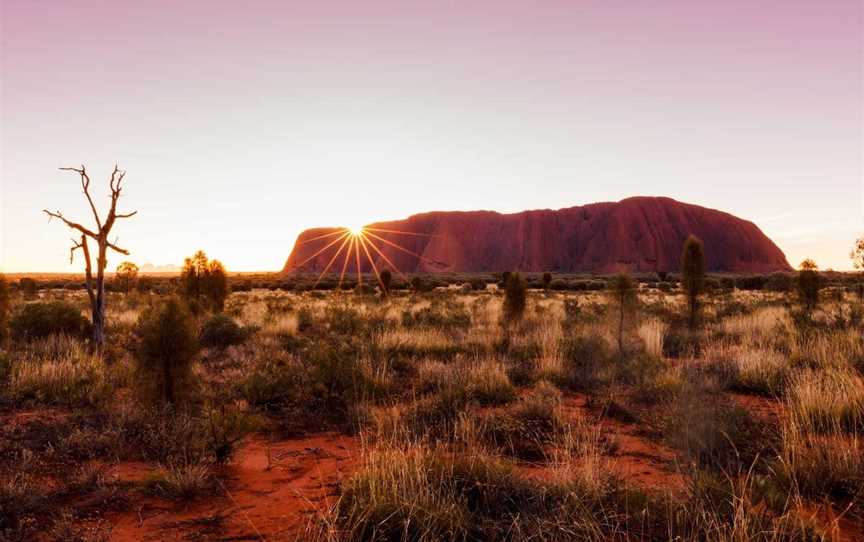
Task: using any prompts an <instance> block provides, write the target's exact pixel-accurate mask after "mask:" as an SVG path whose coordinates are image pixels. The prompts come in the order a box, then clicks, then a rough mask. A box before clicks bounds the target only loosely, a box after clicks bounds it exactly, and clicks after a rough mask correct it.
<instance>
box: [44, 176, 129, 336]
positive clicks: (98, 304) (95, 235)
mask: <svg viewBox="0 0 864 542" xmlns="http://www.w3.org/2000/svg"><path fill="white" fill-rule="evenodd" d="M60 169H61V170H63V171H74V172H76V173H77V174H78V175H79V176H80V177H81V188H82V189H83V190H84V197H86V198H87V203H88V204H89V205H90V210H91V211H92V212H93V219H94V220H95V221H96V228H95V230H94V229H90V228H87V227H85V226H82V225H81V224H79V223H77V222H72V221H71V220H68V219H67V218H66V217H64V216H63V214H62V213H61V212H60V211H55V212H51V211H49V210H47V209H43V210H42V212H44V213H45V214H46V215H48V219H49V220H50V219H52V218H57V219H59V220H61V221H63V223H64V224H66V225H67V226H69V228H70V229H72V230H75V231H76V232H77V233H76V235H80V237H79V238H77V239H75V238H73V239H72V248H70V249H69V262H70V263H71V262H72V261H73V259H74V257H75V251H76V250H79V249H80V250H81V252H82V253H83V254H84V275H85V284H86V286H87V296H88V297H89V298H90V312H91V315H92V320H93V344H94V345H95V346H96V347H97V348H101V347H102V345H103V344H104V343H105V267H106V266H107V265H108V250H113V251H115V252H119V253H120V254H124V255H126V256H128V255H129V251H128V250H126V249H125V248H120V247H119V246H117V244H116V243H117V240H116V239H115V240H114V241H111V240H110V239H109V238H108V235H109V234H110V233H111V229H112V228H113V227H114V223H115V222H116V221H117V219H120V218H130V217H133V216H135V215H136V214H137V213H138V211H132V212H131V213H118V212H117V200H119V199H120V192H121V191H122V188H121V184H122V182H123V177H125V176H126V172H125V171H120V169H119V168H118V167H117V166H116V165H115V166H114V171H113V172H112V173H111V180H110V181H108V186H109V187H110V189H111V207H110V208H109V210H108V214H107V215H106V216H105V218H104V220H103V219H102V218H101V217H100V216H99V212H98V211H97V210H96V205H95V204H94V203H93V198H92V197H91V196H90V177H89V176H88V175H87V170H86V169H85V168H84V166H83V165H82V166H81V168H80V169H78V168H74V167H64V168H60ZM90 241H93V242H94V243H95V244H96V275H95V277H94V275H93V262H92V259H91V252H90V245H89V242H90Z"/></svg>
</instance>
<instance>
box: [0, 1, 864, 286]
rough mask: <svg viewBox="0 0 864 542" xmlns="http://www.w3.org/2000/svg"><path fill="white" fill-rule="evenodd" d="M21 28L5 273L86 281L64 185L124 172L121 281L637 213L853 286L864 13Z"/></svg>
mask: <svg viewBox="0 0 864 542" xmlns="http://www.w3.org/2000/svg"><path fill="white" fill-rule="evenodd" d="M2 10H3V11H2V80H0V89H2V96H0V104H2V106H0V107H2V118H3V122H2V128H0V129H2V133H0V144H2V153H0V160H2V165H0V174H2V185H0V270H2V271H5V272H76V273H77V272H81V270H82V268H81V265H80V262H76V263H75V264H74V265H70V264H69V235H67V232H66V231H64V230H63V228H62V227H61V226H60V225H58V224H57V223H56V222H54V223H49V222H48V220H47V219H46V216H45V215H44V214H43V213H42V209H49V210H52V211H53V210H55V209H58V210H60V211H62V212H63V214H64V216H67V217H70V218H71V219H75V220H79V221H82V223H85V224H89V222H87V221H88V219H90V220H92V213H91V211H90V209H89V207H88V204H87V201H86V200H85V199H84V198H83V196H82V194H81V186H80V184H79V182H78V179H77V177H76V176H74V175H69V172H67V171H61V170H59V169H58V168H61V167H69V166H74V167H80V166H81V165H82V164H84V165H86V166H87V170H88V171H89V172H90V176H91V179H92V190H93V192H94V197H95V202H96V205H97V207H99V208H100V212H101V211H103V210H104V209H105V207H106V206H107V205H108V194H109V190H108V179H109V178H110V175H111V171H112V169H113V168H114V165H115V163H116V164H118V165H119V167H120V169H122V170H125V171H127V172H128V175H127V176H126V179H125V180H124V191H123V197H122V198H123V199H122V200H121V206H122V207H123V208H124V209H136V210H138V211H139V214H138V215H136V216H135V217H133V218H131V219H129V220H124V221H122V223H118V225H117V226H116V228H115V229H114V231H113V232H112V239H113V236H114V235H115V234H116V235H117V236H119V244H120V245H122V246H123V247H124V248H127V249H129V250H130V252H131V255H130V256H129V257H128V258H126V257H121V256H120V255H119V254H113V255H110V260H109V264H108V269H109V270H113V269H114V267H116V265H117V264H118V263H119V262H120V261H121V260H123V259H129V260H132V261H134V262H136V263H138V264H139V265H143V264H145V263H152V264H154V265H156V266H161V265H181V264H182V262H183V259H184V258H185V257H187V256H190V255H191V254H193V253H194V252H195V251H196V250H199V249H202V250H204V251H206V252H207V254H208V255H209V256H210V257H213V258H217V259H219V260H221V261H222V262H224V263H225V265H226V267H227V268H228V269H229V270H230V271H276V270H279V269H281V267H282V265H283V263H284V262H285V259H286V257H287V256H288V254H289V253H290V252H291V249H292V247H293V245H294V243H295V240H296V239H297V236H298V235H299V234H300V232H301V231H303V230H304V229H307V228H315V227H341V228H345V232H346V233H347V235H345V236H344V237H339V236H334V237H335V239H337V240H338V242H339V243H343V241H344V247H343V251H342V253H341V254H342V255H343V256H344V254H345V253H346V252H345V251H351V250H354V251H359V254H360V255H363V251H364V249H368V250H370V251H373V250H374V249H373V248H372V247H366V246H365V245H364V244H363V241H364V240H366V238H367V237H368V238H369V239H372V237H371V235H369V236H367V235H364V232H368V233H370V234H371V233H374V231H369V230H364V228H365V227H366V226H365V225H370V224H374V223H376V222H381V221H386V220H396V219H402V218H406V217H408V216H410V215H412V214H416V213H420V212H427V211H450V210H480V209H483V210H495V211H499V212H505V213H511V212H518V211H522V210H528V209H544V208H551V209H559V208H564V207H570V206H575V205H582V204H587V203H594V202H601V201H618V200H621V199H624V198H627V197H630V196H638V195H645V196H668V197H671V198H674V199H676V200H679V201H682V202H687V203H693V204H697V205H702V206H705V207H710V208H714V209H719V210H722V211H725V212H729V213H732V214H734V215H736V216H738V217H741V218H743V219H746V220H751V221H753V222H754V223H755V224H756V225H757V226H759V227H760V228H761V229H762V231H763V232H765V234H766V235H768V236H769V237H770V238H771V239H772V240H773V241H775V242H776V243H777V245H778V246H779V247H780V248H781V249H782V250H783V251H784V252H785V254H786V256H787V259H788V261H789V263H790V264H792V266H794V267H797V265H798V263H799V262H800V261H801V260H803V259H804V258H805V257H812V258H813V259H815V260H816V262H817V263H818V264H819V266H820V267H821V268H823V269H824V268H834V269H838V270H846V269H851V263H850V261H849V258H848V254H849V251H850V249H851V248H852V245H853V242H854V240H855V238H856V237H860V236H861V235H864V186H862V167H864V165H862V164H864V162H862V160H864V159H862V151H861V149H862V148H864V136H862V121H864V115H862V110H864V106H862V91H864V88H862V80H864V73H862V70H864V68H862V55H864V46H862V15H864V13H862V5H861V3H860V2H858V1H857V0H848V1H846V0H844V1H838V2H832V3H830V5H829V4H825V3H819V2H807V1H792V2H789V1H780V0H770V1H768V2H762V3H759V4H758V5H754V4H753V3H751V2H744V1H743V0H735V1H732V2H726V3H716V2H695V3H694V2H686V1H684V0H675V1H670V2H642V3H632V2H620V1H614V2H549V3H543V4H542V5H528V4H524V3H515V2H470V3H459V2H424V3H417V4H408V3H404V2H358V3H335V2H279V3H277V2H265V3H260V4H258V3H254V4H249V3H230V2H206V3H205V2H183V3H176V2H167V1H164V0H159V1H155V2H144V3H117V2H108V1H107V0H94V1H78V0H72V1H69V2H50V1H48V0H4V2H3V4H2ZM336 247H340V245H339V244H336V245H334V248H336ZM354 253H357V252H354ZM342 262H343V259H342V257H340V258H338V259H336V260H335V261H334V262H333V267H334V269H337V272H338V267H339V266H340V265H341V264H342Z"/></svg>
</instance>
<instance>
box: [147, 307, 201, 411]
mask: <svg viewBox="0 0 864 542" xmlns="http://www.w3.org/2000/svg"><path fill="white" fill-rule="evenodd" d="M136 335H137V337H138V347H137V349H136V358H137V361H138V371H139V374H140V376H141V378H142V382H141V384H142V385H143V388H144V390H145V392H146V394H147V395H149V396H150V397H151V398H153V399H156V400H158V401H163V402H165V403H167V404H169V405H175V404H177V403H178V402H180V401H181V400H182V399H184V396H185V395H187V393H186V392H188V391H189V390H188V387H189V386H190V385H191V383H192V360H193V358H194V357H195V354H196V353H197V352H198V340H197V337H196V333H195V323H194V321H193V320H192V316H191V315H190V313H189V310H188V309H187V308H186V306H185V305H184V304H183V302H182V301H181V300H180V299H178V298H177V297H170V298H168V299H166V300H165V301H162V302H161V303H159V304H157V305H154V306H152V307H150V308H148V309H147V310H146V311H144V312H143V313H142V314H141V316H140V317H139V318H138V327H137V329H136Z"/></svg>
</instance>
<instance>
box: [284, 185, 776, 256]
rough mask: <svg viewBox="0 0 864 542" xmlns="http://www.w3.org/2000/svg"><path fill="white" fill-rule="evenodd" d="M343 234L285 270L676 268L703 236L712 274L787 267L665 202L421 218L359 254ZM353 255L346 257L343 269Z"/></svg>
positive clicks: (323, 236)
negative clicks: (686, 247) (692, 240)
mask: <svg viewBox="0 0 864 542" xmlns="http://www.w3.org/2000/svg"><path fill="white" fill-rule="evenodd" d="M343 231H344V229H343V228H315V229H310V230H306V231H304V232H303V233H301V234H300V236H299V237H298V238H297V242H296V243H295V245H294V249H293V250H292V251H291V255H290V256H289V257H288V261H287V262H286V263H285V268H284V271H286V272H292V271H297V272H319V273H320V272H321V271H323V270H324V269H325V268H327V266H328V263H330V262H331V260H332V261H333V263H332V265H331V266H330V268H329V272H335V273H339V272H341V270H342V268H343V265H344V266H345V267H346V268H347V272H349V273H351V272H356V265H357V264H356V256H357V253H356V252H357V251H359V255H360V260H361V261H360V267H361V270H362V271H363V272H371V271H372V270H373V269H372V265H371V264H370V262H369V260H370V258H369V257H367V254H366V253H367V251H368V254H369V256H371V260H372V261H373V262H374V264H375V266H377V268H378V270H379V271H380V270H381V269H384V268H390V269H392V268H396V269H398V270H399V271H402V272H403V273H412V272H480V271H504V270H518V271H529V272H533V271H558V272H593V273H609V272H615V271H618V270H622V269H626V270H628V271H631V272H637V271H677V270H678V269H679V266H680V259H681V249H682V246H683V244H684V240H685V239H686V238H687V236H688V235H690V234H693V235H696V236H697V237H699V238H700V239H702V241H703V243H704V245H705V259H706V266H707V268H708V270H709V271H725V272H733V273H765V272H771V271H787V270H789V269H791V267H790V266H789V263H788V262H787V261H786V257H785V256H784V255H783V252H781V251H780V249H779V248H778V247H777V245H775V244H774V243H773V242H772V241H771V240H770V239H769V238H768V237H766V236H765V234H763V233H762V231H761V230H760V229H759V228H758V227H757V226H756V225H755V224H753V223H752V222H749V221H746V220H742V219H740V218H737V217H735V216H732V215H730V214H728V213H724V212H721V211H717V210H714V209H707V208H705V207H699V206H697V205H690V204H687V203H681V202H678V201H675V200H673V199H670V198H657V197H635V198H628V199H625V200H621V201H619V202H617V203H611V202H608V203H595V204H591V205H583V206H580V207H569V208H566V209H559V210H557V211H553V210H548V209H547V210H536V211H524V212H521V213H514V214H500V213H496V212H492V211H469V212H461V211H460V212H432V213H423V214H418V215H414V216H411V217H409V218H406V219H404V220H397V221H391V222H377V223H374V224H369V225H368V226H366V229H365V234H364V237H365V240H366V241H365V243H363V242H360V241H359V240H357V241H355V242H354V245H356V246H355V248H352V245H351V243H352V242H351V241H350V237H346V238H340V236H341V234H342V232H343ZM346 239H348V241H347V242H346V244H345V246H342V243H343V241H345V240H346ZM355 239H356V238H355ZM364 244H365V248H364ZM328 245H329V246H328ZM325 247H326V248H325ZM340 247H342V251H341V252H340V253H339V254H338V255H337V256H336V258H335V259H333V257H334V254H336V251H337V250H338V249H339V248H340ZM322 249H323V250H322ZM349 249H350V250H351V255H352V257H351V258H349V259H348V261H347V264H346V262H345V254H346V253H347V252H348V250H349ZM319 251H320V252H319ZM316 253H318V254H317V255H316ZM388 260H389V261H388Z"/></svg>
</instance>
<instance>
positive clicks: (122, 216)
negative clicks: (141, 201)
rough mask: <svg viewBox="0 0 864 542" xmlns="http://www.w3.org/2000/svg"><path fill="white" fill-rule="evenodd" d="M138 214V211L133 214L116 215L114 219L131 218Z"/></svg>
mask: <svg viewBox="0 0 864 542" xmlns="http://www.w3.org/2000/svg"><path fill="white" fill-rule="evenodd" d="M137 214H138V211H132V212H131V213H124V214H120V215H114V218H129V217H132V216H135V215H137Z"/></svg>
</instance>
